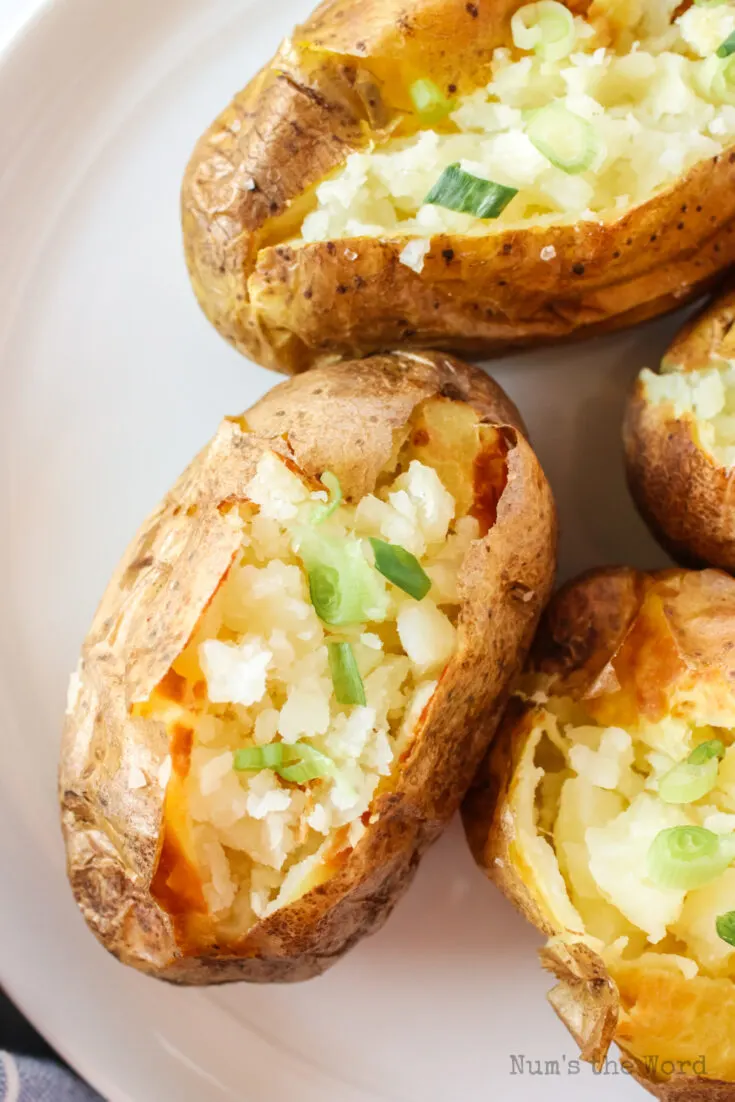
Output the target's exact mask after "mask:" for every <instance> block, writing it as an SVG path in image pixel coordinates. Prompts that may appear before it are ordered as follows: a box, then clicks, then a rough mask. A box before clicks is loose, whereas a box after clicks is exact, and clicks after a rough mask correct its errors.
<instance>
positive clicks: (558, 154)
mask: <svg viewBox="0 0 735 1102" xmlns="http://www.w3.org/2000/svg"><path fill="white" fill-rule="evenodd" d="M526 134H527V135H528V137H529V139H530V141H531V142H532V143H533V145H535V146H536V149H538V151H539V153H543V155H544V157H546V159H547V160H549V161H551V163H552V165H554V166H555V167H556V168H560V169H562V171H563V172H567V173H568V174H569V175H570V176H576V175H577V174H578V173H580V172H586V170H587V169H588V168H589V167H590V166H591V165H592V164H593V163H594V161H595V159H596V158H597V156H598V154H599V152H600V148H601V147H600V139H599V137H598V135H597V132H596V130H595V128H594V127H593V126H592V124H591V123H590V122H588V121H587V119H583V118H582V117H581V115H575V113H574V112H573V111H570V110H569V109H568V108H567V107H565V106H564V105H563V104H561V103H550V104H548V105H547V106H546V107H542V108H540V110H538V111H535V112H534V113H533V115H532V116H531V118H530V120H529V123H528V126H527V127H526Z"/></svg>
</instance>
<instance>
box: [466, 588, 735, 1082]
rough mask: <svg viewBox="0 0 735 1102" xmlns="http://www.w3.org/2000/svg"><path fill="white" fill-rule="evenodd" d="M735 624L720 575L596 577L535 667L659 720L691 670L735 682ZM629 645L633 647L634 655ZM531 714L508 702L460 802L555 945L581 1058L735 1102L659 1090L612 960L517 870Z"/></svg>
mask: <svg viewBox="0 0 735 1102" xmlns="http://www.w3.org/2000/svg"><path fill="white" fill-rule="evenodd" d="M652 591H655V593H656V594H657V596H658V597H660V599H661V617H662V618H661V620H656V621H651V620H649V621H648V622H644V616H643V612H642V609H643V605H644V599H645V597H646V596H647V594H649V593H650V592H652ZM661 624H665V625H666V628H665V631H666V633H667V634H666V638H664V637H663V635H662V636H661V637H656V636H654V635H652V632H655V631H656V630H657V629H659V628H660V625H661ZM734 624H735V582H733V580H732V579H731V578H729V577H728V576H727V575H726V574H723V573H721V572H720V571H716V570H705V571H701V572H692V571H686V570H676V569H674V570H666V571H660V572H658V573H655V574H644V573H642V572H640V571H637V570H632V569H629V568H627V567H620V568H610V569H599V570H592V571H590V572H589V573H587V574H583V575H581V576H580V577H579V578H577V579H575V580H573V581H571V582H569V583H568V584H567V585H566V586H564V587H563V588H562V589H561V590H560V591H559V592H558V593H557V594H556V596H555V597H554V598H553V600H552V601H551V603H550V605H549V606H548V608H547V610H546V612H545V614H544V616H543V618H542V621H541V624H540V626H539V631H538V633H537V635H536V638H535V640H534V644H533V648H532V651H531V656H530V658H529V668H530V669H533V670H538V671H542V672H544V673H547V674H550V675H552V677H553V681H552V684H551V688H550V690H549V691H550V692H551V693H552V694H554V695H571V696H572V697H573V698H574V697H576V698H578V699H579V698H581V697H584V696H588V697H597V696H600V695H602V696H604V695H605V694H606V693H609V694H611V697H614V698H616V703H615V707H616V708H617V709H619V708H620V706H621V705H620V700H619V693H616V692H615V689H616V688H618V687H619V686H622V690H621V691H623V692H625V693H626V694H627V696H628V699H630V700H631V701H632V702H633V704H634V707H635V708H636V710H637V711H643V712H645V713H646V714H648V715H650V716H651V717H652V718H654V717H657V716H658V715H660V714H662V712H663V711H665V707H666V705H665V699H666V697H665V694H666V688H667V687H668V686H669V685H671V684H673V683H674V681H675V680H676V679H677V677H679V676H680V675H681V673H682V671H684V670H686V669H700V670H701V669H711V668H717V669H720V670H722V671H724V672H725V673H726V674H727V675H729V676H732V675H733V672H734V664H735V658H734V656H733V637H734V635H735V627H733V625H734ZM634 633H637V635H634ZM624 643H625V646H626V647H628V648H632V650H629V651H628V652H627V657H626V652H625V651H624V650H623V645H624ZM631 654H632V659H631ZM613 660H615V662H616V667H615V670H614V671H613V670H612V666H611V663H612V662H613ZM621 663H622V666H621ZM611 672H612V674H613V675H614V676H611ZM618 678H619V680H618ZM533 710H534V706H533V704H531V703H530V702H529V703H525V704H524V703H523V702H522V701H520V700H519V699H518V698H516V697H514V698H512V699H511V701H510V703H509V706H508V708H507V710H506V713H505V716H504V717H503V720H502V722H501V725H500V729H499V731H498V734H497V736H496V738H495V740H494V742H493V744H492V745H491V747H490V748H489V750H488V752H487V754H486V757H485V760H484V761H483V764H482V765H481V766H480V769H479V770H478V772H477V775H476V777H475V780H474V781H473V783H472V786H471V787H470V790H469V792H468V794H467V796H466V798H465V801H464V803H463V806H462V817H463V821H464V826H465V831H466V834H467V839H468V842H469V844H470V848H471V850H472V853H473V856H474V858H475V860H476V862H477V864H478V865H479V866H480V868H481V869H482V871H483V872H484V873H485V874H486V876H488V877H489V878H490V879H491V880H492V881H493V882H494V883H495V884H496V885H497V886H498V887H499V888H500V890H501V891H502V892H503V894H504V895H505V896H506V897H507V898H508V899H509V900H510V901H511V902H512V903H513V904H515V906H516V907H517V908H518V909H519V910H520V911H521V913H522V914H523V915H524V916H525V917H526V918H527V919H528V920H529V921H530V922H532V923H533V924H534V925H535V926H536V927H537V928H538V929H539V930H540V931H541V932H542V933H544V934H546V935H547V936H548V937H550V938H551V939H552V940H551V941H550V943H549V944H548V945H547V946H546V948H544V949H542V950H541V953H540V957H541V963H542V964H543V966H544V967H545V968H546V969H548V970H549V971H550V972H552V973H553V974H554V975H555V977H556V979H557V981H558V982H557V985H556V986H555V987H554V988H553V990H552V991H551V992H550V993H549V1001H550V1002H551V1004H552V1006H553V1007H554V1010H555V1011H556V1012H557V1014H558V1015H559V1017H560V1018H561V1019H562V1021H563V1022H564V1023H565V1025H566V1026H567V1028H568V1029H569V1030H570V1032H571V1033H572V1035H573V1036H574V1038H575V1040H576V1041H577V1043H578V1044H579V1046H580V1049H581V1055H582V1057H583V1059H586V1060H590V1061H592V1062H594V1063H599V1062H600V1061H602V1060H604V1057H605V1054H606V1052H607V1049H608V1046H609V1045H610V1043H611V1041H613V1040H615V1041H616V1043H617V1044H618V1046H619V1047H620V1049H621V1052H622V1054H623V1057H624V1058H625V1059H626V1060H627V1061H629V1068H630V1070H631V1072H632V1074H633V1075H634V1076H635V1078H636V1079H638V1081H639V1082H640V1083H641V1084H642V1085H643V1086H644V1087H646V1089H647V1090H648V1091H650V1093H651V1094H653V1095H655V1096H656V1097H657V1098H660V1099H661V1100H662V1102H684V1100H685V1099H686V1102H690V1100H693V1102H731V1100H732V1099H733V1098H735V1084H733V1083H731V1082H723V1081H719V1080H714V1079H710V1078H707V1077H703V1076H695V1075H681V1074H676V1075H674V1076H673V1077H672V1078H671V1079H669V1080H667V1081H665V1082H662V1081H659V1080H657V1079H655V1078H654V1077H653V1075H652V1073H651V1071H650V1070H649V1069H648V1068H646V1066H645V1065H644V1064H643V1063H641V1062H640V1061H639V1060H637V1059H636V1057H635V1056H634V1055H633V1054H632V1053H630V1052H628V1051H627V1049H626V1045H625V1041H624V1038H623V1037H622V1036H621V1035H620V1034H618V1024H619V1022H618V1018H619V1012H620V998H619V994H618V989H617V986H616V984H615V982H614V981H613V979H612V978H611V976H610V975H609V973H608V971H607V969H606V967H605V964H604V962H603V961H602V960H601V958H600V957H598V956H597V954H595V953H594V952H593V951H592V950H590V949H589V948H588V947H587V946H586V945H584V944H582V943H580V942H575V941H574V938H573V937H572V936H571V935H570V931H565V930H564V929H563V928H561V927H560V926H559V924H558V923H557V922H555V921H554V919H553V917H552V916H550V914H549V913H548V910H547V909H546V908H545V906H544V904H543V902H542V900H541V897H540V895H539V894H538V892H537V891H536V890H535V888H534V882H533V876H532V874H531V873H530V871H529V870H527V869H526V868H525V867H524V866H523V864H522V862H521V861H520V860H519V853H518V850H517V849H516V847H515V837H516V822H515V813H514V807H513V796H514V785H515V783H516V778H515V776H514V774H515V770H516V767H517V765H518V763H519V762H520V760H521V759H522V757H523V751H524V748H525V746H526V743H527V740H528V738H529V737H530V734H531V731H532V728H533ZM565 935H566V938H565ZM567 938H568V940H567ZM684 986H685V984H684ZM682 1005H684V1006H685V1005H686V1004H682Z"/></svg>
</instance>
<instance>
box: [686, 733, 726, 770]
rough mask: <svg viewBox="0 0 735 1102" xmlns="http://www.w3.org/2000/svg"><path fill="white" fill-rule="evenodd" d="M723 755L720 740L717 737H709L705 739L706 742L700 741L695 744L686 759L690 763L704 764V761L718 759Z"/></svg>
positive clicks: (722, 744) (723, 748) (723, 751)
mask: <svg viewBox="0 0 735 1102" xmlns="http://www.w3.org/2000/svg"><path fill="white" fill-rule="evenodd" d="M724 756H725V746H724V743H722V742H720V740H719V739H718V738H711V739H707V741H706V742H700V744H699V746H695V747H694V749H693V750H692V752H691V754H690V755H689V757H688V758H687V761H688V762H689V764H690V765H704V763H705V762H708V761H712V760H719V759H722V758H724Z"/></svg>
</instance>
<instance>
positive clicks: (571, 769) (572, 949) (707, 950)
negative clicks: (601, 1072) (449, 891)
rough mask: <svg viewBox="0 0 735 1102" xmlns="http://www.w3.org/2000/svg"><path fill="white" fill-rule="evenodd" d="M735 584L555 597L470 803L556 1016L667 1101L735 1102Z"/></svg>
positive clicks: (640, 579) (603, 575) (607, 585)
mask: <svg viewBox="0 0 735 1102" xmlns="http://www.w3.org/2000/svg"><path fill="white" fill-rule="evenodd" d="M734 782H735V580H733V579H732V578H730V577H729V575H727V574H724V573H721V572H720V571H715V570H705V571H702V572H695V571H686V570H679V569H674V570H667V571H663V572H661V573H657V574H643V573H639V572H638V571H635V570H631V569H624V568H620V569H607V570H604V569H603V570H595V571H592V572H591V573H589V574H587V575H583V576H582V577H580V578H579V579H577V580H575V581H573V582H571V583H569V584H568V585H567V586H566V587H565V588H563V589H562V590H561V591H560V592H559V594H558V595H557V596H556V597H555V598H554V599H553V600H552V602H551V604H550V606H549V609H548V611H547V614H546V615H545V617H544V619H543V621H542V626H541V628H540V630H539V634H538V637H537V640H536V642H535V643H534V648H533V651H532V657H531V659H530V661H529V664H528V669H527V671H526V672H525V674H524V675H523V677H522V678H521V680H520V682H519V684H518V686H517V689H516V691H515V692H514V695H513V697H512V699H511V702H510V704H509V706H508V710H507V712H506V715H505V717H504V719H503V722H502V724H501V728H500V730H499V732H498V735H497V737H496V740H495V742H494V744H493V746H492V747H491V749H490V750H489V752H488V755H487V757H486V759H485V761H484V762H483V765H482V766H481V768H480V770H479V771H478V774H477V778H476V780H475V782H473V785H472V787H471V789H470V791H469V793H468V795H467V798H466V801H465V803H464V806H463V816H464V823H465V828H466V831H467V837H468V840H469V843H470V846H471V848H472V852H473V854H474V856H475V859H476V861H477V863H478V864H479V865H480V867H481V868H482V870H483V871H484V872H485V873H486V874H487V875H488V876H489V877H490V879H491V880H493V881H494V882H495V884H497V885H498V887H499V888H500V889H501V891H503V892H504V893H505V895H506V896H507V897H508V898H509V899H510V900H511V901H512V902H513V903H514V904H515V905H516V906H517V907H518V908H519V910H520V911H521V912H522V913H523V914H524V915H525V916H526V917H527V918H528V919H530V921H531V922H533V923H534V925H536V926H537V927H538V929H539V930H541V931H542V932H543V933H544V934H546V935H547V936H548V938H549V940H548V944H547V945H546V947H545V948H544V949H543V950H542V952H541V959H542V963H543V964H544V965H545V966H546V967H547V968H549V969H550V970H551V971H552V972H553V973H554V974H555V975H556V977H557V980H558V983H557V986H556V987H555V988H554V989H553V990H552V992H551V993H550V996H549V998H550V1001H551V1003H552V1005H553V1007H554V1009H555V1010H556V1011H557V1013H558V1014H559V1016H560V1017H561V1019H562V1020H563V1021H564V1022H565V1023H566V1025H567V1026H568V1027H569V1029H570V1031H571V1033H572V1034H573V1036H574V1037H575V1039H576V1040H577V1042H578V1043H579V1045H580V1047H581V1052H582V1056H583V1058H584V1059H587V1060H591V1061H594V1062H596V1063H598V1064H599V1063H600V1062H602V1061H603V1060H604V1058H605V1054H606V1052H607V1049H608V1046H609V1045H610V1043H611V1042H612V1041H615V1042H616V1043H617V1044H618V1046H619V1048H620V1050H621V1053H622V1057H623V1060H624V1065H623V1067H624V1070H625V1071H628V1072H629V1073H631V1074H634V1075H635V1076H636V1077H637V1078H638V1079H639V1080H640V1082H641V1083H642V1084H643V1085H644V1086H646V1087H647V1088H648V1090H650V1091H651V1093H652V1094H655V1095H657V1096H658V1097H659V1098H661V1099H663V1100H665V1102H666V1100H671V1099H681V1100H684V1099H696V1100H700V1102H708V1100H717V1102H720V1100H721V1102H724V1100H725V1099H732V1098H733V1097H735V1047H734V1046H733V1043H732V1038H733V1036H734V1035H735V982H734V981H735V950H734V949H733V946H734V945H735V868H733V867H731V865H732V862H733V860H735V845H734V842H735V834H734V833H733V829H734V828H735V783H734Z"/></svg>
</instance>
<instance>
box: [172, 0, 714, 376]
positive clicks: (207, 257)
mask: <svg viewBox="0 0 735 1102" xmlns="http://www.w3.org/2000/svg"><path fill="white" fill-rule="evenodd" d="M520 6H521V0H483V2H482V3H478V4H472V3H465V0H412V2H409V0H370V2H369V3H367V4H366V3H357V0H327V2H326V3H323V4H322V5H321V6H320V7H319V8H318V9H317V10H316V11H315V12H314V14H313V15H312V16H311V18H310V19H309V20H308V21H307V22H306V23H305V24H304V25H303V26H302V27H299V28H296V30H295V31H294V33H293V36H292V38H291V39H290V40H287V41H286V42H285V43H284V44H283V45H282V46H281V48H280V49H279V51H278V53H277V54H276V56H275V58H274V59H273V60H272V61H271V62H270V63H269V64H268V65H266V66H265V68H264V69H263V70H261V72H260V73H259V74H258V75H257V76H256V77H255V78H254V79H253V80H252V81H251V82H250V84H248V85H247V87H246V88H244V89H243V90H242V91H241V92H239V93H238V94H237V95H236V96H235V98H234V100H233V101H232V103H231V104H230V105H229V107H227V108H226V109H225V111H224V112H223V113H222V114H221V115H220V116H219V117H218V118H217V119H216V120H215V122H214V123H213V124H212V126H211V127H210V128H209V130H208V131H207V132H206V133H205V134H204V135H203V137H202V138H201V139H200V141H199V143H198V145H197V146H196V149H195V150H194V153H193V155H192V158H191V160H190V163H189V166H188V168H187V170H186V175H185V178H184V183H183V190H182V220H183V232H184V243H185V251H186V257H187V263H188V267H189V273H190V275H191V279H192V283H193V286H194V290H195V292H196V295H197V298H198V299H199V302H200V304H201V306H202V308H203V310H204V312H205V314H206V315H207V316H208V317H209V319H210V321H212V323H213V324H214V325H215V327H216V328H217V329H218V330H219V332H220V333H221V334H222V335H223V336H224V337H225V338H226V339H227V340H229V341H230V342H232V343H233V344H234V345H235V346H236V347H237V348H238V349H239V350H240V351H241V352H243V353H244V354H245V355H247V356H249V357H250V358H251V359H254V360H256V361H257V362H258V363H261V364H263V365H265V366H266V367H271V368H274V369H276V370H279V371H283V372H286V373H290V374H293V373H296V372H299V371H303V370H305V369H307V368H309V367H312V366H314V365H316V364H320V363H324V362H329V361H330V360H333V359H335V358H336V357H359V356H364V355H366V354H369V353H372V352H378V351H383V350H385V349H390V348H397V347H403V348H414V347H415V348H441V349H450V350H453V351H457V352H464V353H468V354H482V355H495V354H498V355H500V354H503V353H505V352H507V351H508V350H509V349H511V348H513V347H520V346H525V345H531V344H535V343H539V342H548V341H556V340H560V339H564V338H569V337H575V336H590V335H593V334H597V333H602V332H606V331H608V330H612V329H617V328H620V327H624V326H629V325H634V324H636V323H638V322H640V321H643V320H645V319H646V318H651V317H654V316H656V315H657V314H660V313H663V312H665V311H667V310H670V309H673V308H674V307H676V306H680V305H681V304H682V303H683V302H685V301H687V300H688V299H690V298H693V297H696V295H697V294H699V293H701V292H702V291H703V290H705V289H706V288H708V287H709V286H711V285H712V283H713V282H714V281H715V280H716V278H717V276H718V275H719V274H720V273H721V272H723V271H724V270H725V269H726V267H727V266H728V265H729V264H730V263H732V262H733V260H735V235H734V234H733V227H734V226H735V221H734V219H735V187H734V186H733V185H734V184H735V150H734V151H730V150H726V151H724V152H723V153H722V154H720V155H719V156H717V157H715V158H713V159H711V160H707V161H704V162H701V163H699V164H698V165H696V166H695V167H694V168H693V169H692V170H691V171H690V172H688V173H687V174H686V175H685V176H683V177H682V178H681V179H680V180H678V181H677V182H676V184H675V185H673V186H672V187H670V188H668V189H666V190H663V191H661V192H659V193H658V194H657V195H655V196H654V197H653V198H652V199H650V200H649V201H647V202H645V203H642V204H640V205H639V206H637V207H634V208H631V209H629V210H627V211H625V212H623V213H622V214H621V215H620V217H619V218H617V219H616V220H615V221H612V222H608V223H606V224H605V225H598V224H595V223H592V222H580V223H578V224H577V225H572V226H558V227H552V228H540V227H536V228H533V229H526V230H505V231H503V232H497V233H493V234H491V235H489V236H487V237H485V238H482V237H480V238H478V237H466V236H457V235H437V236H434V237H433V238H432V242H431V249H430V252H429V253H428V255H427V257H426V260H425V263H424V268H423V271H422V272H421V273H420V274H418V273H416V272H414V271H413V270H412V269H410V268H408V267H406V265H404V264H401V263H400V261H399V255H400V252H401V250H402V248H403V246H404V244H405V240H406V239H405V238H403V239H398V238H394V239H391V238H390V237H387V238H381V239H377V238H352V239H340V240H337V241H328V242H316V243H311V244H309V245H306V246H303V247H300V248H293V247H291V246H289V245H287V244H283V242H284V241H287V240H288V238H289V237H292V236H293V235H294V234H295V233H296V232H297V230H298V226H299V224H300V221H301V219H302V218H303V215H304V214H305V213H306V210H307V207H306V206H305V203H306V202H308V198H309V193H310V191H311V189H313V187H314V185H316V184H317V183H318V182H319V181H320V180H321V179H323V178H324V177H325V176H327V175H329V173H331V172H332V171H333V170H334V169H336V168H337V167H338V166H339V165H341V164H342V163H344V161H345V159H346V157H347V156H348V155H349V154H350V153H351V152H353V151H355V150H358V149H363V148H365V146H366V145H367V144H368V142H370V141H373V142H375V143H376V144H380V142H381V141H383V140H384V139H385V138H386V137H388V136H390V134H391V132H392V131H393V129H394V127H395V126H396V124H397V122H398V121H399V120H400V125H401V127H402V129H401V133H405V132H406V130H407V129H410V126H411V124H410V122H408V123H407V122H406V116H405V115H404V114H402V112H403V111H405V109H406V107H407V106H408V104H407V103H406V88H407V87H408V86H409V85H410V83H411V81H412V80H414V79H416V78H417V77H419V76H425V75H426V73H427V72H430V73H431V74H432V78H433V79H434V80H435V81H436V82H437V83H438V84H439V85H440V86H441V87H443V88H447V89H449V88H450V86H451V88H453V89H456V94H458V95H462V94H463V93H465V92H469V91H471V90H473V89H474V88H476V87H478V86H479V85H480V84H482V83H486V77H487V73H486V67H487V60H488V57H489V55H490V54H491V52H492V51H493V49H495V48H496V47H497V46H501V45H507V44H508V43H509V41H510V17H511V15H512V14H513V12H514V11H515V10H516V8H518V7H520ZM567 6H568V7H570V8H571V9H572V10H574V11H575V12H580V13H584V12H585V11H586V9H587V7H588V6H589V4H588V3H587V0H579V2H569V3H568V5H567ZM447 43H450V44H451V47H450V48H449V49H448V48H447ZM453 94H454V93H453ZM548 246H553V248H554V249H555V251H556V255H555V256H554V258H553V259H552V260H550V261H545V260H542V259H541V255H540V254H541V250H542V249H543V248H545V247H548Z"/></svg>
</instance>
